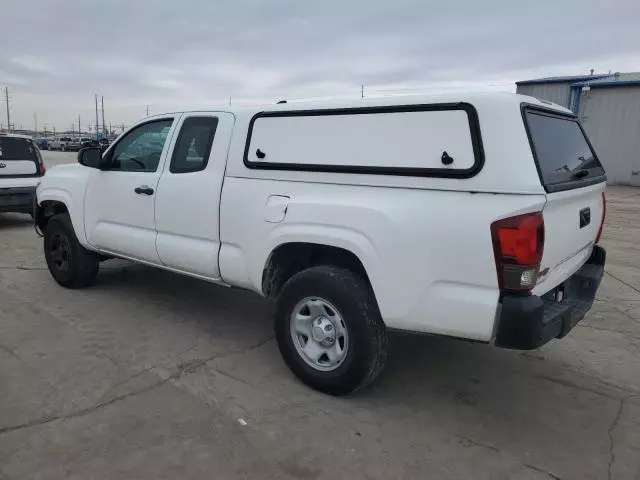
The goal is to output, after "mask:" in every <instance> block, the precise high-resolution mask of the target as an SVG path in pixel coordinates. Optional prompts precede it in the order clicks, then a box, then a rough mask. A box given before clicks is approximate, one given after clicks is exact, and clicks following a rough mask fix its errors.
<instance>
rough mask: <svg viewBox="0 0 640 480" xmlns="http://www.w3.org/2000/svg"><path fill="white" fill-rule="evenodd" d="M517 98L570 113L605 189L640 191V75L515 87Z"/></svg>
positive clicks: (585, 77)
mask: <svg viewBox="0 0 640 480" xmlns="http://www.w3.org/2000/svg"><path fill="white" fill-rule="evenodd" d="M516 85H517V90H516V91H517V92H518V93H521V94H523V95H530V96H532V97H536V98H539V99H542V100H548V101H550V102H554V103H557V104H559V105H562V106H563V107H567V108H569V109H571V110H572V111H573V112H574V113H575V114H576V115H578V117H579V118H580V120H581V121H582V124H583V125H584V129H585V130H586V132H587V135H589V139H590V140H591V142H592V143H593V146H594V148H595V150H596V153H597V155H598V157H599V158H600V161H601V162H602V164H603V165H604V168H605V170H606V171H607V178H608V180H609V183H612V184H613V183H615V184H622V185H638V186H640V72H635V73H613V74H607V75H583V76H574V77H549V78H540V79H535V80H525V81H522V82H516Z"/></svg>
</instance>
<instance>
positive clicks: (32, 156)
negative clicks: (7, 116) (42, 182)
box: [0, 136, 39, 178]
mask: <svg viewBox="0 0 640 480" xmlns="http://www.w3.org/2000/svg"><path fill="white" fill-rule="evenodd" d="M38 159H39V156H38V149H37V147H36V146H35V144H34V143H33V141H32V140H30V139H28V138H21V137H2V136H0V178H3V177H4V178H7V177H20V176H26V175H36V174H37V173H38Z"/></svg>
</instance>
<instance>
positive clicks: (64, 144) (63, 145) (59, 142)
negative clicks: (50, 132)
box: [49, 137, 73, 152]
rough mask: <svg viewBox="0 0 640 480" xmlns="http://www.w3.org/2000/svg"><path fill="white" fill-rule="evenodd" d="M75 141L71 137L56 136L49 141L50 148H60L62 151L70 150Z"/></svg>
mask: <svg viewBox="0 0 640 480" xmlns="http://www.w3.org/2000/svg"><path fill="white" fill-rule="evenodd" d="M72 142H73V140H72V138H71V137H56V138H54V139H53V140H52V141H51V142H49V150H60V151H62V152H64V151H66V150H69V146H70V145H71V143H72Z"/></svg>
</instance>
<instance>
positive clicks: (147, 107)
mask: <svg viewBox="0 0 640 480" xmlns="http://www.w3.org/2000/svg"><path fill="white" fill-rule="evenodd" d="M148 116H149V105H147V117H148Z"/></svg>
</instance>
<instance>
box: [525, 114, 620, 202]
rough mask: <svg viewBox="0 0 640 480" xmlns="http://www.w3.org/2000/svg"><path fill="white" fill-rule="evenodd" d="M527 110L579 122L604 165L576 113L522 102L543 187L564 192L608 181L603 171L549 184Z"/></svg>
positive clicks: (589, 144) (526, 125)
mask: <svg viewBox="0 0 640 480" xmlns="http://www.w3.org/2000/svg"><path fill="white" fill-rule="evenodd" d="M527 112H534V113H536V114H538V115H543V116H547V117H552V118H553V117H555V118H561V119H563V120H571V121H573V122H575V123H577V124H578V127H580V131H581V132H582V135H583V136H584V139H585V140H586V142H587V145H588V146H589V149H590V150H591V153H592V154H593V156H594V158H595V159H596V160H597V161H598V163H600V165H602V162H600V159H599V158H598V155H597V154H596V151H595V149H594V148H593V145H592V144H591V140H589V137H588V136H587V134H586V132H585V131H584V128H583V126H582V123H581V122H580V119H579V118H578V117H577V116H576V115H574V114H573V113H565V112H559V111H558V110H554V109H552V108H545V107H541V106H539V105H534V104H532V103H527V102H522V103H521V104H520V113H521V115H522V121H523V123H524V129H525V131H526V132H527V139H528V140H529V147H530V148H531V153H532V155H533V159H534V160H535V164H536V170H537V171H538V177H539V178H540V184H541V185H542V186H543V188H544V189H545V191H546V192H547V193H555V192H563V191H566V190H573V189H574V188H582V187H588V186H590V185H595V184H597V183H602V182H606V181H607V176H606V174H604V173H603V174H602V175H597V176H594V177H590V178H584V179H576V180H571V181H569V182H561V183H555V184H549V185H548V184H547V183H546V182H545V181H544V177H543V176H542V169H541V168H540V162H539V161H538V155H537V153H536V147H535V145H534V143H533V137H532V136H531V129H530V128H529V122H528V121H527ZM602 169H603V171H604V167H602Z"/></svg>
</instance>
